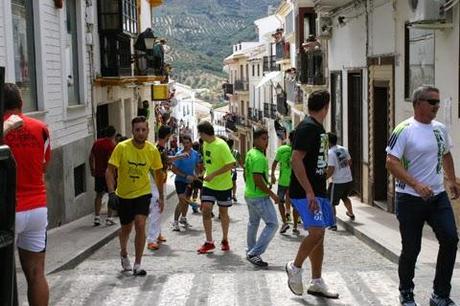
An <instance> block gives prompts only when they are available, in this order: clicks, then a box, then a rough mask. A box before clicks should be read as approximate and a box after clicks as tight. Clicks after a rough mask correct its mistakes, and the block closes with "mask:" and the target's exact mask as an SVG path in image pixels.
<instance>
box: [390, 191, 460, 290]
mask: <svg viewBox="0 0 460 306" xmlns="http://www.w3.org/2000/svg"><path fill="white" fill-rule="evenodd" d="M396 216H397V218H398V220H399V230H400V232H401V240H402V251H401V256H400V258H399V267H398V274H399V290H408V289H409V290H410V289H413V288H414V282H413V278H414V270H415V263H416V261H417V256H418V254H419V253H420V248H421V242H422V229H423V225H424V224H425V221H426V222H427V223H428V225H430V226H431V228H432V229H433V231H434V233H435V235H436V238H437V239H438V241H439V251H438V258H437V263H436V274H435V278H434V282H433V290H434V293H435V294H437V295H439V296H441V297H448V296H449V294H450V290H451V284H450V282H451V279H452V273H453V270H454V266H455V257H456V255H457V244H458V234H457V227H456V225H455V219H454V214H453V211H452V206H451V204H450V201H449V197H448V195H447V193H446V192H442V193H440V194H438V195H436V196H434V197H432V198H430V199H429V200H427V201H425V200H423V199H422V198H420V197H416V196H412V195H409V194H405V193H396Z"/></svg>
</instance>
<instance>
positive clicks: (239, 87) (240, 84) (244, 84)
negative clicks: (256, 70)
mask: <svg viewBox="0 0 460 306" xmlns="http://www.w3.org/2000/svg"><path fill="white" fill-rule="evenodd" d="M234 88H235V91H249V82H248V81H246V80H236V81H235V83H234Z"/></svg>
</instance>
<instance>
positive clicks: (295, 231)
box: [292, 227, 300, 235]
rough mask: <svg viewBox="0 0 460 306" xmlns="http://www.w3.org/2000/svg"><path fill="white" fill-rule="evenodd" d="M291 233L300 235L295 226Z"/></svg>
mask: <svg viewBox="0 0 460 306" xmlns="http://www.w3.org/2000/svg"><path fill="white" fill-rule="evenodd" d="M292 233H293V234H295V235H300V231H299V230H298V229H297V227H294V228H293V229H292Z"/></svg>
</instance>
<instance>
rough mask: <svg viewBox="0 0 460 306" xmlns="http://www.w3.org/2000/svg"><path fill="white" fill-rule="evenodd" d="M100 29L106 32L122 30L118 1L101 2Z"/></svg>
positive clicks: (107, 0) (106, 0)
mask: <svg viewBox="0 0 460 306" xmlns="http://www.w3.org/2000/svg"><path fill="white" fill-rule="evenodd" d="M99 12H100V14H99V28H100V29H101V30H104V31H118V30H119V29H120V15H119V8H118V0H103V1H102V0H99Z"/></svg>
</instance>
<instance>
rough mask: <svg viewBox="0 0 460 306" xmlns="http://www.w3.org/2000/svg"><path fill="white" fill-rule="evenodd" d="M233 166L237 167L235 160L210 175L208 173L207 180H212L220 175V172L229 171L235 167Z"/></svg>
mask: <svg viewBox="0 0 460 306" xmlns="http://www.w3.org/2000/svg"><path fill="white" fill-rule="evenodd" d="M233 167H235V162H231V163H229V164H226V165H225V166H223V167H222V168H220V169H218V170H216V171H214V172H213V173H210V174H208V175H206V177H205V178H204V180H205V181H207V182H209V181H211V180H212V179H213V178H215V177H216V176H218V175H220V174H223V173H225V172H228V171H230V170H232V169H233Z"/></svg>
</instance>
